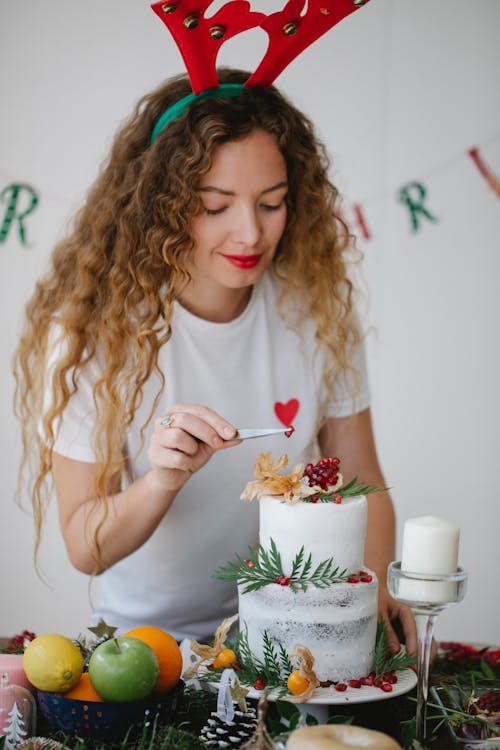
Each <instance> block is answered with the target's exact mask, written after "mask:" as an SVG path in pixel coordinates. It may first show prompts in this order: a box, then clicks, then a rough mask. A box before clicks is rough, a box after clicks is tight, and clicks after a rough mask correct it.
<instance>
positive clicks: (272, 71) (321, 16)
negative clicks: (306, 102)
mask: <svg viewBox="0 0 500 750" xmlns="http://www.w3.org/2000/svg"><path fill="white" fill-rule="evenodd" d="M366 2H368V0H358V2H356V0H309V2H308V4H307V12H306V13H305V15H304V16H301V15H300V13H301V12H302V10H303V8H304V4H305V0H290V1H289V2H288V3H287V4H286V6H285V7H284V8H283V10H281V11H279V12H278V13H272V14H271V15H269V16H266V17H265V18H264V20H263V21H262V22H261V23H260V24H259V25H260V27H261V28H262V29H264V31H266V32H267V34H268V36H269V46H268V48H267V51H266V54H265V55H264V57H263V58H262V61H261V63H260V65H259V67H258V68H257V70H256V71H255V73H253V75H251V76H250V78H249V79H248V81H247V82H246V85H247V86H270V85H271V83H272V82H273V81H274V80H275V79H276V78H277V77H278V76H279V74H280V73H281V72H282V71H283V70H284V69H285V68H286V67H287V65H289V64H290V63H291V61H292V60H294V59H295V58H296V57H298V55H300V53H301V52H303V51H304V50H305V49H306V47H309V45H310V44H312V43H313V42H315V41H316V39H319V37H320V36H323V34H325V33H326V32H327V31H329V30H330V29H331V28H333V26H335V25H336V24H338V23H339V21H342V19H343V18H345V17H346V16H348V15H350V14H351V13H353V12H354V11H355V10H357V9H358V8H360V7H361V5H364V4H365V3H366Z"/></svg>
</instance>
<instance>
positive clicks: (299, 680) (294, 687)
mask: <svg viewBox="0 0 500 750" xmlns="http://www.w3.org/2000/svg"><path fill="white" fill-rule="evenodd" d="M286 685H287V688H288V689H289V691H290V692H291V693H292V695H302V693H304V692H305V691H306V690H307V688H308V687H309V680H306V678H305V677H302V675H301V674H300V672H299V670H298V669H296V670H295V671H294V672H290V674H289V675H288V680H287V683H286Z"/></svg>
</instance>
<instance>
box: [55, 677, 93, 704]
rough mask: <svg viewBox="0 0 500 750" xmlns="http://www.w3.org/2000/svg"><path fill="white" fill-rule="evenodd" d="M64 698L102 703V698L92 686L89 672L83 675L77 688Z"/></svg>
mask: <svg viewBox="0 0 500 750" xmlns="http://www.w3.org/2000/svg"><path fill="white" fill-rule="evenodd" d="M64 697H65V698H72V699H73V700H77V701H89V702H92V701H93V702H95V701H99V702H101V703H102V698H101V696H100V695H99V693H98V692H97V690H96V689H95V687H94V686H93V685H92V683H91V681H90V675H89V673H88V672H84V673H83V674H82V676H81V677H80V679H79V680H78V682H77V683H76V685H75V687H73V688H71V690H68V692H67V693H65V694H64Z"/></svg>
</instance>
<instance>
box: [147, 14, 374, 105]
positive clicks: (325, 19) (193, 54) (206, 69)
mask: <svg viewBox="0 0 500 750" xmlns="http://www.w3.org/2000/svg"><path fill="white" fill-rule="evenodd" d="M211 2H212V0H172V1H171V2H168V1H167V2H156V3H153V5H152V6H151V7H152V8H153V10H154V12H155V13H156V14H157V15H158V16H159V17H160V18H161V20H162V21H163V23H164V24H165V25H166V26H167V27H168V29H169V31H170V33H171V34H172V36H173V37H174V40H175V42H176V44H177V46H178V48H179V50H180V52H181V55H182V57H183V60H184V64H185V66H186V69H187V71H188V75H189V79H190V81H191V86H192V89H193V93H195V94H199V93H200V92H201V91H205V90H207V89H213V88H217V86H218V85H219V81H218V79H217V72H216V60H217V54H218V52H219V49H220V47H221V45H222V44H223V43H224V42H225V41H226V40H227V39H230V38H231V37H232V36H235V35H236V34H239V33H240V32H242V31H246V30H247V29H252V28H255V27H257V26H259V27H260V28H262V29H264V30H265V31H266V32H267V34H268V36H269V45H268V48H267V51H266V54H265V55H264V57H263V59H262V62H261V63H260V65H259V66H258V68H257V70H256V71H255V73H253V74H252V75H251V76H250V78H249V79H248V81H247V82H246V85H247V86H257V85H259V86H270V85H271V83H272V82H273V81H274V80H275V79H276V78H277V76H278V75H279V74H280V73H281V72H282V71H283V70H284V69H285V68H286V66H287V65H288V64H289V63H290V62H291V61H292V60H293V59H294V58H296V57H297V56H298V55H299V54H300V53H301V52H302V51H303V50H304V49H306V47H308V46H309V45H310V44H312V43H313V42H315V41H316V39H318V38H319V37H320V36H322V35H323V34H325V33H326V32H327V31H328V30H329V29H331V28H332V27H333V26H335V25H336V24H337V23H339V21H341V20H342V19H343V18H345V17H346V16H348V15H349V14H350V13H353V12H354V11H355V10H357V9H358V8H360V7H361V6H362V5H365V3H367V2H368V0H309V2H308V4H307V11H306V13H305V14H304V15H303V16H301V15H300V14H301V12H302V11H303V9H304V5H305V2H306V0H289V2H288V3H287V4H286V6H285V7H284V8H283V10H281V11H278V12H277V13H272V14H270V15H269V16H267V15H266V14H265V13H256V12H253V11H252V10H251V8H250V4H249V3H248V2H246V0H230V2H228V3H226V5H224V6H222V8H220V10H218V11H217V13H215V14H214V15H213V16H211V17H210V18H205V15H204V13H205V11H206V9H207V8H208V6H209V5H210V4H211Z"/></svg>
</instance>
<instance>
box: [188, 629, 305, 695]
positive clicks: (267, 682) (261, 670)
mask: <svg viewBox="0 0 500 750" xmlns="http://www.w3.org/2000/svg"><path fill="white" fill-rule="evenodd" d="M226 645H227V646H228V647H229V648H231V649H232V650H233V651H234V653H235V654H236V655H237V667H233V668H234V669H235V670H236V671H237V674H238V679H239V681H240V682H241V684H243V685H253V686H254V687H255V686H256V685H259V684H260V685H262V686H263V687H266V688H282V689H283V694H285V693H286V679H287V676H288V675H289V673H290V672H291V670H292V669H293V666H292V663H291V661H290V657H289V656H288V654H287V652H286V650H285V648H284V647H283V646H282V645H281V644H279V647H278V649H277V648H276V646H275V645H274V644H273V643H272V641H271V639H270V637H269V635H268V633H267V631H264V633H263V649H262V651H263V654H264V659H263V660H261V659H258V658H257V657H256V656H254V655H253V654H252V652H251V650H250V646H249V644H248V635H247V631H246V629H245V630H244V631H240V632H239V633H238V635H237V636H236V638H235V639H234V640H229V639H228V641H227V643H226ZM224 669H225V668H224V667H221V668H213V667H210V668H209V669H208V670H207V671H206V672H202V673H201V674H198V675H197V678H198V679H199V680H200V681H201V682H218V681H219V680H220V678H221V675H222V673H223V672H224Z"/></svg>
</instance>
